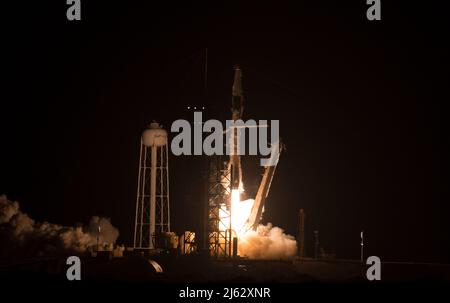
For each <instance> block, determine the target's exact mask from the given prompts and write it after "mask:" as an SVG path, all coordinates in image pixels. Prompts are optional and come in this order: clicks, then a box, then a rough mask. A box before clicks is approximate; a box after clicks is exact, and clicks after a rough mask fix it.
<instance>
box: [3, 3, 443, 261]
mask: <svg viewBox="0 0 450 303" xmlns="http://www.w3.org/2000/svg"><path fill="white" fill-rule="evenodd" d="M311 2H313V1H302V2H301V3H299V4H298V6H297V7H295V6H292V7H283V6H280V5H277V6H276V7H272V6H268V5H259V6H252V5H250V4H248V6H246V7H239V6H237V7H234V8H233V9H231V8H228V7H225V6H223V7H194V6H188V5H185V6H179V7H164V8H163V7H161V8H156V7H153V6H151V5H148V6H141V7H138V6H133V5H131V4H129V5H125V4H119V3H114V4H112V3H110V2H107V1H100V2H99V3H95V4H94V3H87V2H86V3H85V2H83V13H82V14H83V15H82V16H83V17H82V18H83V19H82V21H80V22H79V23H76V22H72V23H71V22H68V21H67V20H66V19H65V18H66V17H65V9H66V5H65V1H63V2H61V4H59V5H58V6H57V7H55V5H53V4H52V3H47V2H45V1H39V3H35V4H33V5H32V7H29V10H26V12H25V13H23V12H24V11H23V10H21V9H23V8H22V7H19V6H20V5H19V4H16V7H13V8H11V10H10V16H8V18H11V22H10V25H11V28H8V29H6V31H7V32H8V33H7V43H6V46H7V51H10V53H8V57H7V58H6V59H7V73H6V74H7V78H8V79H7V82H6V83H5V84H6V85H5V86H6V93H4V97H3V98H2V102H1V108H0V112H1V114H2V115H1V118H0V138H1V140H2V143H3V144H2V148H1V152H0V153H1V154H0V161H1V162H0V168H1V171H2V174H1V179H0V195H1V194H5V195H7V196H8V198H9V199H10V200H17V201H18V202H19V203H20V206H21V208H22V210H23V211H24V212H25V213H28V214H29V215H30V216H31V217H32V218H34V219H35V220H37V221H49V222H54V223H59V224H64V225H74V224H75V223H77V222H83V223H87V222H88V221H89V218H90V217H91V216H93V215H101V216H106V217H110V218H111V219H112V224H113V225H114V226H116V227H118V229H119V231H120V237H119V240H118V243H124V244H127V245H130V244H131V242H132V231H133V224H134V211H135V209H134V208H135V199H136V183H137V171H138V156H139V137H140V134H141V132H142V131H143V130H144V129H145V127H146V125H147V124H148V123H150V122H151V121H152V120H156V121H158V122H160V123H161V124H163V125H164V127H165V128H166V129H167V130H170V124H171V122H172V121H174V120H176V119H180V118H186V117H187V118H192V112H190V111H188V110H187V109H186V108H187V106H197V105H204V106H205V107H206V110H205V112H206V115H207V116H206V117H205V119H206V118H218V119H222V120H223V119H226V118H228V115H229V113H230V106H231V85H232V81H233V66H234V65H235V64H239V65H240V66H241V68H242V70H243V87H244V94H245V102H246V103H245V105H244V106H245V109H244V118H245V119H279V120H280V133H281V136H282V137H283V140H284V142H285V143H286V145H287V150H286V152H284V153H283V154H282V155H281V158H280V163H279V165H278V167H277V172H276V174H275V177H274V180H273V184H272V188H271V191H270V194H269V198H268V200H267V203H266V212H265V214H264V221H265V222H272V223H273V224H274V225H276V226H279V227H281V228H283V229H285V230H286V232H287V233H289V234H291V235H294V236H296V235H297V213H298V210H299V209H300V208H303V209H305V211H306V224H307V225H306V232H307V241H308V242H307V243H308V244H307V246H306V249H307V255H312V254H313V231H314V230H316V229H317V230H319V231H320V238H321V244H322V245H323V246H324V248H325V250H326V251H327V252H335V253H336V255H337V257H338V258H352V259H358V258H359V249H360V247H359V243H360V238H359V235H360V231H361V230H364V231H365V235H366V249H367V250H366V253H367V255H377V256H379V257H380V258H381V259H382V260H383V261H418V262H419V261H424V262H437V263H450V247H449V243H448V239H449V229H448V223H447V221H448V220H447V213H448V210H449V207H448V203H447V199H446V197H445V194H446V193H447V189H446V187H445V186H446V185H447V184H445V185H444V182H445V181H444V180H445V179H446V178H444V170H443V167H444V165H443V163H444V157H445V156H446V153H445V152H444V148H443V146H444V136H443V134H442V133H441V132H442V128H443V115H444V110H443V107H444V106H443V103H444V102H445V101H446V99H448V98H446V96H447V94H446V92H445V94H444V89H445V88H446V87H447V86H448V70H447V69H445V64H446V63H448V54H449V52H448V47H447V46H446V45H445V40H446V38H447V36H448V35H446V33H445V28H447V27H446V25H447V24H446V16H445V13H444V12H445V10H443V9H441V10H439V8H438V7H432V6H431V5H427V7H424V6H425V4H422V6H419V5H417V6H416V4H411V3H409V2H406V1H400V2H399V3H395V4H393V3H387V2H383V20H382V21H381V22H369V21H367V19H366V16H365V10H366V7H367V5H366V4H365V1H352V2H350V3H346V4H343V6H338V5H337V4H327V3H325V2H322V1H321V3H320V5H319V4H317V3H316V4H314V3H311ZM13 21H16V22H13ZM205 47H207V48H208V89H207V97H206V99H205V94H204V88H203V87H204V49H205ZM171 137H173V134H171ZM251 161H253V160H251ZM251 161H247V162H248V163H247V162H246V163H245V164H246V165H247V173H246V171H244V180H245V182H246V184H249V188H250V189H249V190H250V191H251V190H252V189H253V190H254V187H255V184H257V182H258V178H259V177H258V167H257V166H256V165H255V167H252V165H253V164H252V163H257V162H256V160H255V161H253V162H251ZM199 162H201V161H200V160H199V159H198V158H196V157H194V156H191V157H188V156H182V157H175V156H174V155H170V159H169V167H170V176H171V180H170V181H171V184H170V191H171V200H170V204H171V209H172V214H173V216H172V222H173V223H172V224H173V226H174V229H175V230H176V231H177V232H181V231H183V230H191V229H194V230H197V229H198V228H199V222H200V212H199V211H198V206H199V205H200V203H202V201H201V199H199V198H198V197H199V196H200V193H201V191H202V190H203V185H202V184H200V183H199V182H198V180H199V178H200V176H201V170H199V169H198V163H199ZM186 180H187V181H186ZM184 181H185V182H184ZM189 209H192V210H191V211H189Z"/></svg>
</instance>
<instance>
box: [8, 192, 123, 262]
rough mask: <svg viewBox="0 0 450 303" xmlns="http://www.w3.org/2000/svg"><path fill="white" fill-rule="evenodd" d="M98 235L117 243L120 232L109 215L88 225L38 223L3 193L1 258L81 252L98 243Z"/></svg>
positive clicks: (92, 219)
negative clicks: (73, 225) (70, 225)
mask: <svg viewBox="0 0 450 303" xmlns="http://www.w3.org/2000/svg"><path fill="white" fill-rule="evenodd" d="M99 226H100V230H101V232H100V233H99V232H98V229H99ZM97 237H98V240H99V243H100V244H104V243H115V241H116V240H117V238H118V237H119V231H118V229H117V228H115V227H114V226H113V225H112V224H111V221H110V219H109V218H103V217H97V216H94V217H92V218H91V220H90V222H89V225H88V226H84V227H82V226H76V227H68V226H61V225H58V224H52V223H48V222H43V223H39V222H35V221H34V220H33V219H32V218H30V217H29V216H28V215H27V214H25V213H23V212H22V211H21V210H20V207H19V203H18V202H15V201H14V202H13V201H10V200H8V199H7V197H6V196H5V195H1V196H0V257H7V256H25V257H36V256H55V255H59V254H80V253H83V252H85V251H86V250H87V249H88V248H89V247H90V246H93V245H96V244H97Z"/></svg>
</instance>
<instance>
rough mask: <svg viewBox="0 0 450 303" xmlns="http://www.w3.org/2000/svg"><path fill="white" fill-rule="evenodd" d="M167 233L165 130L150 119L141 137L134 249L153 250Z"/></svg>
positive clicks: (167, 175) (168, 224)
mask: <svg viewBox="0 0 450 303" xmlns="http://www.w3.org/2000/svg"><path fill="white" fill-rule="evenodd" d="M166 232H170V207H169V166H168V145H167V132H166V131H165V130H164V129H162V128H161V126H160V125H159V124H158V123H156V122H153V123H151V124H150V125H149V128H148V129H146V130H145V131H144V132H143V134H142V137H141V147H140V155H139V173H138V186H137V198H136V217H135V224H134V248H135V249H155V248H157V243H158V241H157V239H158V237H159V236H161V235H162V234H164V233H166Z"/></svg>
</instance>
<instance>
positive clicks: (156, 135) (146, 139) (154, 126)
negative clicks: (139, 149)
mask: <svg viewBox="0 0 450 303" xmlns="http://www.w3.org/2000/svg"><path fill="white" fill-rule="evenodd" d="M142 143H143V144H144V145H145V146H147V147H150V146H163V145H166V144H167V131H166V130H164V129H162V128H161V126H160V125H159V124H158V123H156V122H152V123H150V125H149V128H148V129H146V130H145V131H144V132H143V133H142Z"/></svg>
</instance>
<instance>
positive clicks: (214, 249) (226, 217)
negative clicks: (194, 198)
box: [208, 156, 232, 258]
mask: <svg viewBox="0 0 450 303" xmlns="http://www.w3.org/2000/svg"><path fill="white" fill-rule="evenodd" d="M227 164H228V163H227V161H226V160H225V159H224V157H221V156H213V157H211V159H210V162H209V178H208V181H209V182H208V185H209V186H208V243H209V251H210V254H211V256H213V257H217V258H223V257H230V256H231V255H232V233H231V171H230V169H229V166H228V165H227Z"/></svg>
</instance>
